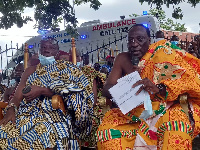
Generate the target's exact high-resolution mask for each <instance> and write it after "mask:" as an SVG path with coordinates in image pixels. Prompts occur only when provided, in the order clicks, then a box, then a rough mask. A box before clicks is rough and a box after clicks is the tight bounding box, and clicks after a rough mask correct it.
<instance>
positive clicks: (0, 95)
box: [0, 73, 7, 101]
mask: <svg viewBox="0 0 200 150" xmlns="http://www.w3.org/2000/svg"><path fill="white" fill-rule="evenodd" d="M2 80H3V75H2V73H0V100H1V101H3V94H4V92H5V90H6V89H7V87H6V86H5V85H3V84H2V83H1V82H2Z"/></svg>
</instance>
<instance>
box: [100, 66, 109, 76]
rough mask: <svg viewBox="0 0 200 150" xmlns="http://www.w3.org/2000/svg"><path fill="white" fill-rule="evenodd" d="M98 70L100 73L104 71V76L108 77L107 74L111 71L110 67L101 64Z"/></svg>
mask: <svg viewBox="0 0 200 150" xmlns="http://www.w3.org/2000/svg"><path fill="white" fill-rule="evenodd" d="M100 72H101V73H104V74H105V75H106V78H108V75H109V74H110V72H111V68H110V67H109V66H108V65H103V66H101V68H100Z"/></svg>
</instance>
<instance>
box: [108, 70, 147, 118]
mask: <svg viewBox="0 0 200 150" xmlns="http://www.w3.org/2000/svg"><path fill="white" fill-rule="evenodd" d="M138 80H141V77H140V75H139V73H138V72H137V71H135V72H133V73H131V74H129V75H127V76H125V77H123V78H120V79H119V80H118V83H117V84H116V85H114V86H113V87H112V88H110V89H109V92H110V94H111V95H112V97H113V100H114V101H115V102H116V103H117V105H118V106H119V108H120V109H121V111H122V113H123V114H126V113H128V112H129V111H131V110H132V109H134V108H135V107H137V106H139V105H141V104H143V103H144V100H145V99H146V97H147V96H149V94H148V93H147V92H145V91H144V90H142V91H141V92H140V94H138V95H135V93H136V92H137V91H138V90H139V88H140V87H141V85H139V86H137V87H135V88H132V85H133V84H134V83H136V82H137V81H138Z"/></svg>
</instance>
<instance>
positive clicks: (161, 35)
mask: <svg viewBox="0 0 200 150" xmlns="http://www.w3.org/2000/svg"><path fill="white" fill-rule="evenodd" d="M156 38H165V36H164V32H162V31H161V30H159V31H157V32H156Z"/></svg>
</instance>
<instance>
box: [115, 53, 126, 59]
mask: <svg viewBox="0 0 200 150" xmlns="http://www.w3.org/2000/svg"><path fill="white" fill-rule="evenodd" d="M128 57H129V53H128V52H122V53H120V54H118V55H117V58H118V59H127V58H128Z"/></svg>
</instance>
